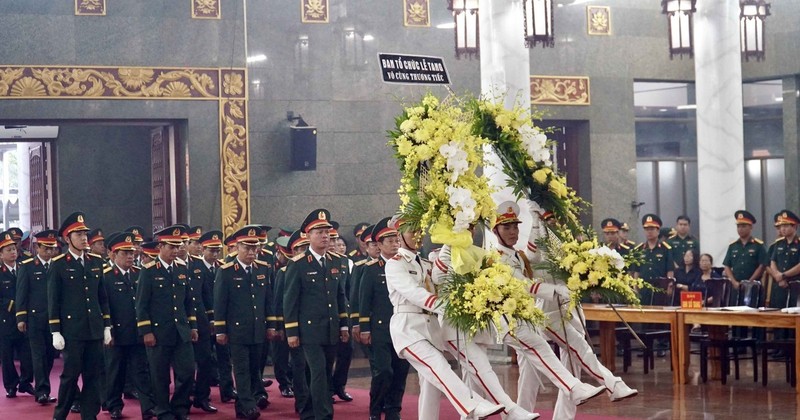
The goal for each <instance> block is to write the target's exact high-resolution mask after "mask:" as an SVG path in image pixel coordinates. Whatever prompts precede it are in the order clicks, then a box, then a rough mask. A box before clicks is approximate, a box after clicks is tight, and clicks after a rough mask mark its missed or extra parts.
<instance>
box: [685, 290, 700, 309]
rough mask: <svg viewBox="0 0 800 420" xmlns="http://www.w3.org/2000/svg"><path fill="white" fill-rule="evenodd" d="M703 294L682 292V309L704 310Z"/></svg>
mask: <svg viewBox="0 0 800 420" xmlns="http://www.w3.org/2000/svg"><path fill="white" fill-rule="evenodd" d="M702 308H703V292H681V309H702Z"/></svg>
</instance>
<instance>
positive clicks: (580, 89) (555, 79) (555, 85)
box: [530, 76, 591, 105]
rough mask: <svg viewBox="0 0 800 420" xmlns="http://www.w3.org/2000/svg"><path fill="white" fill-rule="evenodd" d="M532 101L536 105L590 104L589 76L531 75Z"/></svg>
mask: <svg viewBox="0 0 800 420" xmlns="http://www.w3.org/2000/svg"><path fill="white" fill-rule="evenodd" d="M530 81H531V82H530V83H531V103H532V104H535V105H590V104H591V101H590V98H589V78H588V77H580V76H579V77H572V76H531V78H530Z"/></svg>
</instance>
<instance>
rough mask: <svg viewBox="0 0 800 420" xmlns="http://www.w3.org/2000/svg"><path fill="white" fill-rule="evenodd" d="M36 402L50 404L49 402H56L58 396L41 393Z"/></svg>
mask: <svg viewBox="0 0 800 420" xmlns="http://www.w3.org/2000/svg"><path fill="white" fill-rule="evenodd" d="M36 402H37V403H39V404H42V405H44V404H49V403H53V402H56V398H55V397H51V396H50V395H48V394H42V395H39V396H38V397H36Z"/></svg>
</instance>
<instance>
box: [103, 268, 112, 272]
mask: <svg viewBox="0 0 800 420" xmlns="http://www.w3.org/2000/svg"><path fill="white" fill-rule="evenodd" d="M109 271H111V267H107V268H105V269H104V270H103V274H105V273H108V272H109Z"/></svg>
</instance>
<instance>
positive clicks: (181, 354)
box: [136, 226, 197, 419]
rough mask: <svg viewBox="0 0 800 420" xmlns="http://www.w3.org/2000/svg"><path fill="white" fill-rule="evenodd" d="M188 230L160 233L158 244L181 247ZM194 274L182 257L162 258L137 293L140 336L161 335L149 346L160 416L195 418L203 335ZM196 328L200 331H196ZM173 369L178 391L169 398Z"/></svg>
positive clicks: (149, 267)
mask: <svg viewBox="0 0 800 420" xmlns="http://www.w3.org/2000/svg"><path fill="white" fill-rule="evenodd" d="M184 233H185V229H184V228H182V227H179V226H170V227H168V228H166V229H163V230H161V231H159V232H157V233H156V238H155V239H156V241H157V242H159V243H161V244H162V245H163V244H170V245H173V246H180V244H181V243H182V242H183V238H182V235H183V234H184ZM189 287H190V282H189V270H188V269H187V267H186V264H185V263H182V262H181V261H180V260H178V259H177V258H176V259H175V261H173V262H172V264H167V263H166V262H165V261H163V260H162V259H161V257H160V256H159V257H156V260H155V261H152V262H150V263H148V264H146V265H145V266H144V267H143V268H142V271H141V273H140V275H139V285H138V287H137V290H136V318H137V319H138V320H139V322H138V323H137V326H138V328H139V335H140V336H142V337H145V336H146V335H147V334H153V335H154V336H155V340H156V343H155V345H154V346H152V347H147V361H148V363H149V365H150V376H151V378H152V384H153V398H154V400H155V403H156V409H155V413H156V415H157V416H158V417H159V418H162V417H164V418H171V416H175V417H177V418H179V419H180V418H185V417H187V416H188V414H189V404H190V401H189V395H190V394H191V391H192V386H193V382H194V377H193V376H194V352H193V350H192V336H193V335H194V334H197V319H196V316H195V312H194V305H192V299H191V293H190V290H189ZM192 330H194V331H192ZM193 332H194V334H193ZM170 366H172V370H173V375H174V379H175V382H174V385H175V391H174V393H173V396H172V399H171V400H170V396H169V384H170Z"/></svg>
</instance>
